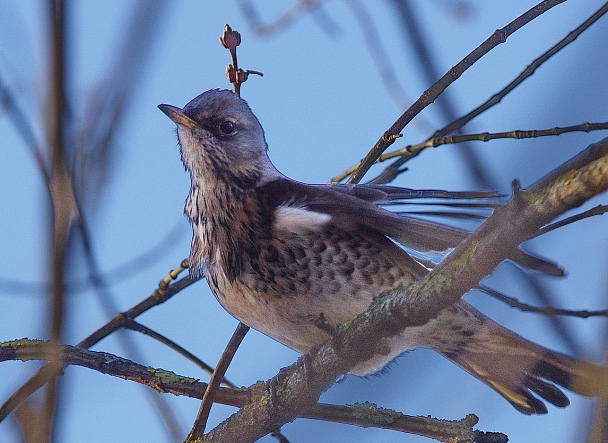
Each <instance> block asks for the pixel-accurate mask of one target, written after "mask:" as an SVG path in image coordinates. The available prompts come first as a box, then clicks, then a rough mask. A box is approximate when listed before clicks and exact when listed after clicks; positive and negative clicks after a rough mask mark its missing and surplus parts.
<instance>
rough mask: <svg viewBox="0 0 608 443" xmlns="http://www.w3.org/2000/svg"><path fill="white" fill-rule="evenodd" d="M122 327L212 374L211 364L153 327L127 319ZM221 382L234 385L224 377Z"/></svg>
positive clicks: (230, 385) (229, 385)
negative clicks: (158, 343) (161, 345)
mask: <svg viewBox="0 0 608 443" xmlns="http://www.w3.org/2000/svg"><path fill="white" fill-rule="evenodd" d="M124 327H125V328H126V329H131V330H132V331H137V332H140V333H142V334H144V335H147V336H149V337H152V338H153V339H154V340H157V341H159V342H161V343H162V344H164V345H166V346H168V347H169V348H171V349H173V350H174V351H176V352H177V353H178V354H181V355H182V356H184V357H185V358H187V359H188V360H190V361H191V362H192V363H194V364H195V365H197V366H198V367H199V368H201V369H202V370H203V371H205V372H206V373H208V374H209V375H212V374H213V370H214V369H213V368H212V367H211V366H209V365H208V364H207V363H205V362H204V361H202V360H201V359H200V358H198V357H197V356H196V355H194V354H193V353H191V352H190V351H188V350H187V349H184V348H183V347H182V346H180V345H178V344H177V343H175V342H174V341H173V340H170V339H169V338H167V337H165V336H164V335H162V334H159V333H158V332H156V331H154V330H153V329H150V328H148V327H147V326H144V325H142V324H141V323H138V322H136V321H135V320H130V321H128V322H127V323H126V324H125V326H124ZM222 383H223V384H225V385H226V386H228V387H229V388H235V387H236V386H235V385H234V384H233V383H231V382H230V381H229V380H227V379H226V378H224V379H223V380H222Z"/></svg>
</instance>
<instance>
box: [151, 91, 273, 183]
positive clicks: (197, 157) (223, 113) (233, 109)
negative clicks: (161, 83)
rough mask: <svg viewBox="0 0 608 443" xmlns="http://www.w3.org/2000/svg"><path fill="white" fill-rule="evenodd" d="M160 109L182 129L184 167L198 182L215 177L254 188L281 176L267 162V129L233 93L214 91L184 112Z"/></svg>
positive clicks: (164, 106) (168, 107)
mask: <svg viewBox="0 0 608 443" xmlns="http://www.w3.org/2000/svg"><path fill="white" fill-rule="evenodd" d="M158 107H159V109H160V110H161V111H163V112H164V113H165V114H166V115H167V116H168V117H169V118H170V119H171V120H173V121H174V122H175V123H176V124H177V135H178V139H179V143H180V146H181V154H182V161H183V162H184V166H185V167H186V169H188V171H190V176H191V178H192V180H193V181H194V180H202V181H206V180H207V179H209V178H211V177H212V176H213V177H215V178H216V179H218V180H222V181H226V182H230V181H232V182H233V184H235V185H238V186H246V187H249V186H256V185H259V184H262V183H265V182H268V181H270V180H272V179H274V178H276V177H277V176H278V175H280V174H279V172H278V171H277V170H276V169H275V167H274V166H273V165H272V163H271V162H270V159H269V158H268V154H267V150H268V145H267V144H266V140H265V138H264V130H263V129H262V125H261V124H260V122H259V121H258V119H257V118H256V116H255V115H254V114H253V112H251V109H249V106H248V105H247V103H246V102H245V101H244V100H243V99H241V98H240V97H239V96H238V95H236V94H235V93H233V92H232V91H228V90H220V89H212V90H209V91H207V92H204V93H202V94H201V95H199V96H198V97H196V98H194V99H193V100H191V101H190V102H189V103H188V104H187V105H186V106H185V107H184V108H183V109H180V108H178V107H175V106H171V105H165V104H162V105H159V106H158Z"/></svg>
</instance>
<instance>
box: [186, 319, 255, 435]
mask: <svg viewBox="0 0 608 443" xmlns="http://www.w3.org/2000/svg"><path fill="white" fill-rule="evenodd" d="M247 332H249V326H247V325H246V324H244V323H240V322H239V324H238V326H237V327H236V330H235V331H234V333H233V334H232V337H231V338H230V341H229V342H228V344H227V345H226V349H224V352H223V353H222V356H221V357H220V360H219V361H218V363H217V366H216V367H215V370H214V371H213V376H212V377H211V380H209V385H207V389H205V395H203V400H202V401H201V406H200V408H199V410H198V414H197V416H196V420H194V425H193V426H192V430H191V431H190V434H189V435H188V437H187V438H186V442H191V441H192V442H194V441H197V440H198V439H199V438H201V437H202V436H203V433H204V432H205V427H206V426H207V419H208V418H209V412H211V406H213V402H214V399H215V395H216V392H217V390H218V388H219V387H220V383H222V380H223V379H224V374H225V373H226V370H227V369H228V366H230V362H232V358H233V357H234V354H236V351H237V349H238V348H239V346H240V344H241V342H242V341H243V339H244V338H245V335H247Z"/></svg>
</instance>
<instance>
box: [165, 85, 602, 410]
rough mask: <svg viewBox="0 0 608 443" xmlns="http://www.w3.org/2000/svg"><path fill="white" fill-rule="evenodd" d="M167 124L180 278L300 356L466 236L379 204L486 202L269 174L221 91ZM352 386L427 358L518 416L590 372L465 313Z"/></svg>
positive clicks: (255, 133) (256, 142)
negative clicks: (194, 279) (175, 177)
mask: <svg viewBox="0 0 608 443" xmlns="http://www.w3.org/2000/svg"><path fill="white" fill-rule="evenodd" d="M159 108H160V109H161V110H162V111H163V112H164V113H165V114H166V115H167V116H168V117H169V118H170V119H171V120H173V121H174V122H175V123H176V124H177V134H178V139H179V144H180V146H181V157H182V161H183V163H184V165H185V167H186V169H187V170H188V171H189V173H190V179H191V188H190V193H189V194H188V197H187V199H186V205H185V213H186V215H187V216H188V218H189V219H190V221H191V223H192V229H193V236H192V245H191V252H190V272H191V273H192V274H193V275H201V273H204V275H205V277H206V279H207V281H208V283H209V286H210V287H211V290H212V292H213V294H214V295H215V297H216V298H217V300H218V301H219V302H220V304H221V305H222V306H223V307H224V308H225V309H226V310H227V311H228V312H229V313H230V314H232V315H233V316H234V317H236V318H237V319H238V320H240V321H241V322H243V323H245V324H247V325H248V326H251V327H252V328H254V329H257V330H258V331H260V332H262V333H264V334H266V335H268V336H269V337H272V338H274V339H275V340H277V341H279V342H281V343H283V344H284V345H286V346H289V347H290V348H292V349H295V350H296V351H298V352H301V353H305V352H307V351H308V350H309V349H310V348H311V347H312V346H313V345H315V344H318V343H320V342H322V341H324V340H326V339H327V338H328V336H327V334H326V332H324V331H323V330H322V329H320V328H319V327H318V326H317V324H316V323H315V319H318V318H319V316H320V315H321V314H322V315H323V317H324V319H325V320H327V321H328V322H329V323H330V324H340V323H344V322H346V321H348V320H351V319H352V318H354V317H355V316H357V315H358V314H360V313H362V312H364V311H365V310H366V309H367V308H368V307H369V305H370V303H371V301H372V299H373V297H375V296H377V295H378V294H380V293H381V292H383V291H385V290H387V289H390V288H393V287H398V286H402V287H406V286H407V285H409V284H411V283H412V282H413V281H415V280H417V279H420V278H421V277H423V276H424V275H425V274H426V273H427V272H428V269H427V268H426V267H425V266H423V265H422V264H421V263H420V262H419V261H418V260H416V259H414V258H413V257H412V255H410V254H408V253H407V252H406V250H404V248H402V247H400V246H398V244H401V245H403V246H405V247H407V248H410V249H411V250H414V251H420V252H425V251H445V250H446V249H448V248H450V247H454V246H455V245H456V244H458V243H459V242H460V241H461V240H462V239H463V238H464V237H465V236H466V235H467V233H466V232H464V231H462V230H459V229H455V228H452V227H449V226H445V225H441V224H437V223H432V222H429V221H424V220H420V219H415V218H411V217H405V216H400V215H397V214H395V213H392V212H390V211H387V210H385V209H383V208H382V207H380V206H379V205H385V204H389V203H391V202H396V201H401V200H403V199H411V198H418V197H440V198H442V197H443V198H469V197H470V198H478V197H487V196H488V194H487V193H450V192H444V191H414V190H411V189H406V188H398V187H391V186H380V185H309V184H304V183H299V182H297V181H294V180H291V179H289V178H287V177H285V176H284V175H283V174H281V173H280V172H279V171H278V170H277V169H276V168H275V167H274V165H273V164H272V163H271V162H270V159H269V158H268V155H267V144H266V141H265V138H264V131H263V129H262V126H261V125H260V122H259V121H258V119H257V118H256V117H255V115H254V114H253V113H252V112H251V110H250V108H249V107H248V105H247V103H246V102H245V101H244V100H242V99H241V98H240V97H239V96H238V95H236V94H234V93H233V92H231V91H227V90H217V89H214V90H210V91H207V92H205V93H203V94H201V95H199V96H198V97H196V98H195V99H193V100H192V101H191V102H190V103H188V104H187V105H186V106H185V107H184V108H183V109H180V108H177V107H174V106H170V105H164V104H163V105H159ZM389 346H390V349H391V352H390V353H389V354H388V355H375V356H373V357H371V358H370V360H369V361H366V362H364V363H361V364H359V365H358V366H356V367H355V368H353V369H352V371H351V372H352V373H354V374H357V375H366V374H370V373H373V372H376V371H378V370H379V369H381V368H382V367H384V366H385V365H386V364H387V363H389V362H390V361H391V360H392V359H394V358H395V357H396V356H397V355H399V354H401V353H402V352H404V351H406V350H408V349H413V348H416V347H425V348H431V349H434V350H436V351H437V352H439V353H441V354H442V355H444V356H445V357H446V358H448V359H450V360H451V361H453V362H454V363H456V364H457V365H459V366H460V367H462V368H463V369H465V370H466V371H468V372H469V373H471V374H472V375H474V376H475V377H477V378H478V379H480V380H481V381H483V382H484V383H486V384H487V385H489V386H490V387H492V388H493V389H495V390H496V391H497V392H498V393H499V394H500V395H502V396H503V397H504V398H506V399H507V400H508V401H509V402H510V403H511V404H512V405H513V406H514V407H515V408H517V409H518V410H519V411H521V412H523V413H525V414H542V413H546V412H547V409H546V406H545V404H544V403H543V401H541V400H540V399H539V398H537V397H536V396H535V395H534V394H536V395H538V396H539V397H541V398H543V399H545V400H547V401H549V402H550V403H553V404H554V405H556V406H560V407H563V406H566V405H568V404H569V400H568V398H567V397H566V395H565V394H564V393H563V392H562V391H561V390H560V389H559V388H558V387H556V386H555V385H559V386H562V387H564V388H567V389H569V390H573V391H574V392H577V393H579V394H582V395H594V394H595V391H594V389H595V388H594V385H595V383H594V374H595V373H596V371H595V369H597V367H596V366H594V365H592V364H590V363H586V362H582V361H580V360H577V359H574V358H571V357H568V356H565V355H562V354H558V353H556V352H552V351H549V350H547V349H545V348H542V347H540V346H538V345H536V344H534V343H532V342H530V341H528V340H526V339H524V338H522V337H520V336H518V335H516V334H514V333H513V332H511V331H508V330H507V329H504V328H503V327H501V326H499V325H497V324H496V323H494V322H493V321H492V320H490V319H489V318H488V317H486V316H485V315H483V314H482V313H480V312H479V311H477V310H476V309H475V308H473V307H472V306H471V305H469V304H468V303H467V302H465V301H464V300H461V301H460V302H458V303H456V304H455V305H453V306H452V307H451V308H449V309H446V310H444V311H442V312H441V313H440V314H439V316H438V317H437V318H435V319H433V320H431V321H430V322H428V323H427V324H425V325H423V326H416V327H412V328H407V329H406V330H405V331H404V333H403V335H401V336H399V337H397V338H394V339H392V341H391V342H390V343H389Z"/></svg>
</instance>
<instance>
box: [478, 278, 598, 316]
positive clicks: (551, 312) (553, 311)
mask: <svg viewBox="0 0 608 443" xmlns="http://www.w3.org/2000/svg"><path fill="white" fill-rule="evenodd" d="M479 289H480V290H482V291H483V292H485V293H486V294H489V295H491V296H492V297H494V298H496V299H497V300H500V301H502V302H504V303H506V304H508V305H509V306H511V307H512V308H517V309H519V310H520V311H523V312H534V313H536V314H543V315H546V316H548V317H553V316H556V315H567V316H570V317H579V318H589V317H607V316H608V309H602V310H599V311H588V310H571V309H560V308H555V307H553V306H547V307H545V308H541V307H537V306H530V305H528V304H526V303H522V302H520V301H519V300H517V299H515V298H513V297H509V296H508V295H506V294H503V293H501V292H499V291H496V290H495V289H491V288H488V287H487V286H483V285H482V286H480V287H479Z"/></svg>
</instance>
